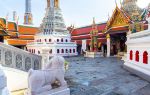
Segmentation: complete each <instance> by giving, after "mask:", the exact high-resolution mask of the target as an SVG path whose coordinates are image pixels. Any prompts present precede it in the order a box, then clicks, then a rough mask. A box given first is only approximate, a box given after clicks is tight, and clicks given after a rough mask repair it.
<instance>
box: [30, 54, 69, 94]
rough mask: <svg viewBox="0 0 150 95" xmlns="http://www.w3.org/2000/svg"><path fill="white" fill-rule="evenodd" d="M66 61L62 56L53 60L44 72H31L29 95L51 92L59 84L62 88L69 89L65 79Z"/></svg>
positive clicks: (31, 70)
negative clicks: (54, 85) (55, 84)
mask: <svg viewBox="0 0 150 95" xmlns="http://www.w3.org/2000/svg"><path fill="white" fill-rule="evenodd" d="M64 62H65V59H64V58H63V57H60V56H54V57H53V58H51V60H50V62H49V64H47V66H46V67H45V68H44V69H43V70H33V69H30V70H29V76H28V88H29V92H28V95H40V93H43V92H47V91H51V90H52V89H53V88H52V84H53V83H55V82H56V81H58V82H59V85H60V87H67V83H66V81H65V79H64V74H65V69H64Z"/></svg>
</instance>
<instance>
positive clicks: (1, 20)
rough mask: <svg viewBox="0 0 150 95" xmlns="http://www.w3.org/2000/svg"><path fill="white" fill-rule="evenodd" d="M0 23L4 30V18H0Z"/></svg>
mask: <svg viewBox="0 0 150 95" xmlns="http://www.w3.org/2000/svg"><path fill="white" fill-rule="evenodd" d="M0 22H1V24H2V26H3V27H4V28H6V20H5V19H4V18H0Z"/></svg>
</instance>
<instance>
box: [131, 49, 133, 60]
mask: <svg viewBox="0 0 150 95" xmlns="http://www.w3.org/2000/svg"><path fill="white" fill-rule="evenodd" d="M130 60H133V51H132V50H131V51H130Z"/></svg>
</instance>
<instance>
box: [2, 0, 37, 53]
mask: <svg viewBox="0 0 150 95" xmlns="http://www.w3.org/2000/svg"><path fill="white" fill-rule="evenodd" d="M24 22H25V23H24V25H19V24H18V18H17V13H16V11H13V20H12V21H8V17H6V18H0V42H3V43H5V44H7V45H12V46H15V47H18V48H21V49H24V50H26V45H27V43H28V42H33V40H34V35H35V34H36V33H38V32H39V28H38V27H34V26H32V25H31V24H32V13H31V0H26V12H25V21H24Z"/></svg>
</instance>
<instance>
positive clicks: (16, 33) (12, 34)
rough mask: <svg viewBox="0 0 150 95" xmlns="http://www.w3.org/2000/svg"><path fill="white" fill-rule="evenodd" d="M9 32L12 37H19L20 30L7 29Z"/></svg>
mask: <svg viewBox="0 0 150 95" xmlns="http://www.w3.org/2000/svg"><path fill="white" fill-rule="evenodd" d="M7 33H8V34H9V35H10V36H12V37H18V32H12V31H7Z"/></svg>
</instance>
